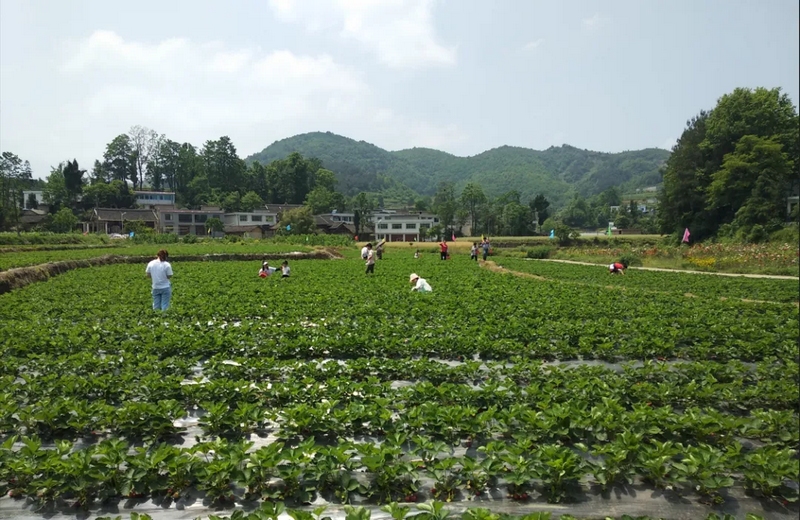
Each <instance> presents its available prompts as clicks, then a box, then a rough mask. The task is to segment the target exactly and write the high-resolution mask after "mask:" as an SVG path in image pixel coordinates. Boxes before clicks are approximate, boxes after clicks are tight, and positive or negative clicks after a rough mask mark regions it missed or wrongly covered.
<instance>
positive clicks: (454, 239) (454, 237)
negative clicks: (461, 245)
mask: <svg viewBox="0 0 800 520" xmlns="http://www.w3.org/2000/svg"><path fill="white" fill-rule="evenodd" d="M455 241H456V234H455V233H453V242H455Z"/></svg>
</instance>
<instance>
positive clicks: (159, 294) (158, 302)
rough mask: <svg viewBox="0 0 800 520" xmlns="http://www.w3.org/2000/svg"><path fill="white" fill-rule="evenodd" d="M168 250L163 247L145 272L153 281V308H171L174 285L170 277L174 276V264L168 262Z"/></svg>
mask: <svg viewBox="0 0 800 520" xmlns="http://www.w3.org/2000/svg"><path fill="white" fill-rule="evenodd" d="M167 256H168V253H167V250H166V249H161V250H160V251H159V252H158V258H156V259H155V260H152V261H151V262H150V263H149V264H147V269H145V270H144V273H145V274H146V275H147V277H148V278H150V279H151V280H152V281H153V309H154V310H157V311H159V310H160V311H165V310H167V309H168V308H169V301H170V299H171V298H172V285H171V284H170V281H169V279H170V278H172V266H171V265H170V264H169V262H167Z"/></svg>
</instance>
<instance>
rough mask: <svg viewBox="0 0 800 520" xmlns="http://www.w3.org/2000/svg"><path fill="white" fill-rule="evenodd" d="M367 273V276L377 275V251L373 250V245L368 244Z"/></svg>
mask: <svg viewBox="0 0 800 520" xmlns="http://www.w3.org/2000/svg"><path fill="white" fill-rule="evenodd" d="M366 248H367V272H366V274H370V273H372V274H375V251H374V250H373V249H372V244H367V245H366Z"/></svg>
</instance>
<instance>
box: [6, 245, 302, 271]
mask: <svg viewBox="0 0 800 520" xmlns="http://www.w3.org/2000/svg"><path fill="white" fill-rule="evenodd" d="M161 248H164V249H167V250H168V251H169V253H170V255H171V256H173V257H174V256H178V255H207V254H222V253H225V254H230V253H234V254H235V253H242V254H250V253H286V252H290V251H310V250H311V249H312V248H311V247H308V246H304V245H294V244H287V243H270V242H260V241H259V242H253V241H250V242H241V243H238V244H237V243H230V242H223V241H219V242H214V241H204V242H200V243H196V244H165V245H157V244H124V245H119V246H114V247H96V246H92V247H86V248H83V249H47V250H40V251H12V252H3V251H2V250H0V270H5V269H13V268H15V267H26V266H31V265H38V264H44V263H47V262H58V261H64V260H83V259H87V258H97V257H100V256H103V255H124V256H153V257H154V256H155V252H156V251H158V250H159V249H161Z"/></svg>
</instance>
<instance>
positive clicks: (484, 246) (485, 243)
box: [481, 237, 490, 262]
mask: <svg viewBox="0 0 800 520" xmlns="http://www.w3.org/2000/svg"><path fill="white" fill-rule="evenodd" d="M489 247H490V246H489V238H488V237H487V238H486V239H484V241H483V242H482V243H481V248H482V249H483V261H484V262H485V261H486V258H488V257H489Z"/></svg>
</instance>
